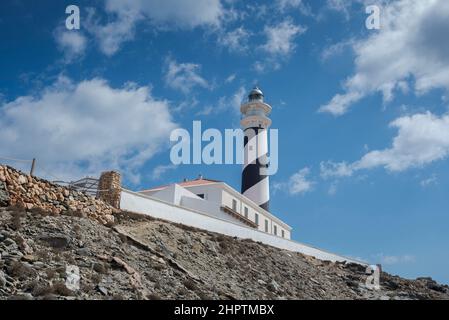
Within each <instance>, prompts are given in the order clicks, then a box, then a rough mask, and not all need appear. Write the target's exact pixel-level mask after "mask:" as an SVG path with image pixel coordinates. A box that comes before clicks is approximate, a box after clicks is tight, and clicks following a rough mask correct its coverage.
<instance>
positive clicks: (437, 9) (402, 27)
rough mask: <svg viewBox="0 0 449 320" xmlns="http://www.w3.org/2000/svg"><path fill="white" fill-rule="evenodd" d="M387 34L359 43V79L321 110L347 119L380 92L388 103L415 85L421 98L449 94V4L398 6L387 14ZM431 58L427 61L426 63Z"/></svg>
mask: <svg viewBox="0 0 449 320" xmlns="http://www.w3.org/2000/svg"><path fill="white" fill-rule="evenodd" d="M381 19H382V20H381V23H382V26H381V30H379V31H378V32H370V36H368V37H367V38H366V39H362V40H358V41H355V42H354V44H353V49H354V52H355V55H356V58H355V69H356V71H355V74H353V75H352V76H350V77H349V78H348V79H347V80H346V81H345V84H344V90H345V92H344V93H342V94H338V95H336V96H335V97H334V98H333V99H332V100H331V101H330V102H329V103H328V104H325V105H323V106H322V107H321V108H320V110H321V111H322V112H328V113H331V114H334V115H336V116H338V115H342V114H344V113H346V112H347V111H348V109H349V108H350V107H351V106H352V105H353V104H354V103H356V102H358V101H360V100H361V99H362V98H364V97H365V96H367V95H369V94H373V93H376V92H380V93H382V94H383V97H384V101H385V102H389V101H391V100H392V99H393V98H394V95H395V92H396V91H397V90H401V91H403V90H404V88H407V89H408V87H409V86H408V85H407V83H408V82H410V80H414V83H413V87H414V88H413V89H414V92H415V93H416V94H425V93H427V92H428V91H430V90H432V89H435V88H443V89H446V90H449V58H448V57H449V42H448V41H447V30H449V2H448V1H445V0H398V1H394V2H389V4H387V5H385V6H384V7H383V8H382V11H381ZM423 57H425V59H423Z"/></svg>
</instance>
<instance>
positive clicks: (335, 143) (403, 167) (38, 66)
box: [0, 0, 449, 283]
mask: <svg viewBox="0 0 449 320" xmlns="http://www.w3.org/2000/svg"><path fill="white" fill-rule="evenodd" d="M71 4H76V5H78V6H79V8H80V13H81V19H80V29H79V30H67V29H66V27H65V19H66V17H67V14H66V13H65V11H66V7H67V6H68V5H71ZM373 4H375V5H378V6H379V7H380V9H381V29H380V30H368V29H367V28H366V26H365V20H366V19H367V17H368V15H367V14H366V12H365V9H366V6H368V5H373ZM448 33H449V2H448V1H446V0H390V1H389V0H373V1H367V0H352V1H350V0H344V1H343V0H320V1H318V0H313V1H312V0H309V1H307V0H276V1H257V2H256V1H239V0H182V1H181V0H164V1H162V0H146V1H144V0H138V1H119V0H105V1H99V0H98V1H57V2H56V1H50V0H47V1H45V0H43V1H39V2H32V1H22V0H14V1H13V0H11V1H1V3H0V38H1V40H2V41H1V42H0V70H1V72H0V129H1V136H0V157H9V158H17V159H31V158H33V157H36V158H37V159H38V164H39V168H38V174H39V175H41V176H45V177H47V178H50V179H52V180H55V179H58V180H59V179H64V180H70V179H75V178H79V177H82V176H85V175H98V173H99V172H101V171H102V170H108V169H118V170H120V171H121V172H122V173H123V176H124V183H125V185H126V186H127V187H128V188H131V189H134V190H138V189H142V188H148V187H151V186H154V185H158V184H162V183H167V182H175V181H179V180H182V179H183V178H194V177H196V176H197V175H198V174H199V173H201V174H203V175H204V176H205V177H208V178H212V179H219V180H224V181H226V182H227V183H228V184H230V185H231V186H233V187H235V188H236V189H239V185H240V170H241V168H240V166H239V165H226V166H223V165H215V166H214V165H212V166H206V165H184V166H174V165H172V164H171V162H170V158H169V155H170V141H169V136H170V132H171V131H172V130H173V129H175V128H180V127H181V128H186V129H188V130H189V131H191V128H192V121H194V120H201V121H202V124H203V128H218V129H220V130H224V129H226V128H237V127H238V126H239V113H238V112H239V109H238V108H239V105H240V103H241V102H242V100H243V99H244V98H245V95H246V94H247V92H248V91H249V89H251V87H252V86H254V85H255V84H259V85H260V86H261V87H262V89H263V90H264V92H265V95H266V100H267V101H268V102H269V103H270V104H272V106H273V114H272V119H273V127H274V128H277V129H279V137H280V143H279V171H278V173H277V174H276V175H275V176H274V177H272V179H271V184H272V185H271V187H272V197H271V198H272V199H271V207H272V211H273V213H275V214H276V215H278V216H279V217H280V218H282V219H283V220H285V221H286V222H287V223H289V224H290V225H291V226H292V227H293V228H294V235H293V237H294V239H295V240H298V241H302V242H306V243H310V244H313V245H316V246H319V247H323V248H325V249H328V250H332V251H335V252H338V253H341V254H345V255H349V256H352V257H357V258H360V259H364V260H367V261H370V262H373V263H382V264H384V266H385V269H386V270H388V271H390V272H393V273H398V274H400V275H402V276H405V277H410V278H414V277H417V276H423V275H430V276H432V277H434V278H435V279H437V280H439V281H442V282H445V283H449V271H448V270H449V250H448V247H449V233H448V232H447V230H448V226H449V196H448V190H449V170H448V169H449V163H448V160H447V158H448V155H449V113H448V106H449V93H448V92H449V41H447V34H448ZM1 161H2V162H6V163H8V164H12V165H14V166H17V167H21V166H23V168H26V166H27V164H21V163H13V162H9V161H7V160H1Z"/></svg>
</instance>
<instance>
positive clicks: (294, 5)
mask: <svg viewBox="0 0 449 320" xmlns="http://www.w3.org/2000/svg"><path fill="white" fill-rule="evenodd" d="M276 5H277V6H278V8H279V10H280V11H281V12H282V13H283V12H285V11H287V10H290V9H299V11H300V12H301V13H302V14H303V15H311V14H312V12H311V8H310V6H309V5H307V4H305V3H304V1H303V0H276Z"/></svg>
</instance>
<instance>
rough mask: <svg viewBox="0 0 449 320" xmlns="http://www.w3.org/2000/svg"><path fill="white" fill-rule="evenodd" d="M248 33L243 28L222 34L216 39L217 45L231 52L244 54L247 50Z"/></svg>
mask: <svg viewBox="0 0 449 320" xmlns="http://www.w3.org/2000/svg"><path fill="white" fill-rule="evenodd" d="M250 36H251V34H250V32H248V31H247V30H245V29H244V28H243V27H240V28H237V29H235V30H233V31H230V32H227V33H224V34H222V35H220V36H219V37H218V43H219V44H220V45H222V46H224V47H226V48H228V50H229V51H231V52H246V51H247V50H248V49H249V46H248V40H249V37H250Z"/></svg>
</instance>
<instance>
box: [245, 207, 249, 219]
mask: <svg viewBox="0 0 449 320" xmlns="http://www.w3.org/2000/svg"><path fill="white" fill-rule="evenodd" d="M245 218H246V219H248V207H245Z"/></svg>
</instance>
